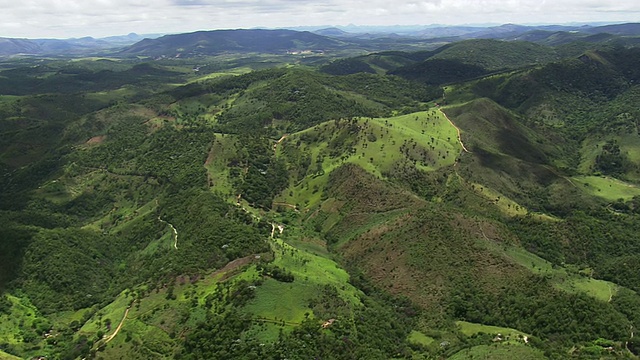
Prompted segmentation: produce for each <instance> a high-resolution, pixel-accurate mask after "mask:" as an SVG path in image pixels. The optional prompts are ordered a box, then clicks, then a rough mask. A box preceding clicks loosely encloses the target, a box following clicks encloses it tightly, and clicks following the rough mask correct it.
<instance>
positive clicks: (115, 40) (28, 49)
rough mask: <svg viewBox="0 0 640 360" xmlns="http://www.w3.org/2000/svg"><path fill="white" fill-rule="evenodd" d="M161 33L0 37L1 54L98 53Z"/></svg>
mask: <svg viewBox="0 0 640 360" xmlns="http://www.w3.org/2000/svg"><path fill="white" fill-rule="evenodd" d="M158 36H161V35H160V34H147V35H138V34H136V33H130V34H128V35H122V36H110V37H105V38H99V39H96V38H92V37H89V36H88V37H83V38H77V39H76V38H74V39H19V38H2V37H0V56H13V55H31V56H34V55H35V56H41V55H83V54H91V53H96V52H98V51H101V50H105V49H114V48H118V47H124V46H128V45H131V44H134V43H136V42H139V41H140V40H143V39H145V38H151V37H158Z"/></svg>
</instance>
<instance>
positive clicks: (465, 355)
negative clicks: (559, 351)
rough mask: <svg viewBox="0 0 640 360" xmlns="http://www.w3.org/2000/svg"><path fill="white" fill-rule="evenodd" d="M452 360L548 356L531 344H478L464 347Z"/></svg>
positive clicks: (522, 359)
mask: <svg viewBox="0 0 640 360" xmlns="http://www.w3.org/2000/svg"><path fill="white" fill-rule="evenodd" d="M449 359H450V360H472V359H492V360H513V359H518V360H544V359H546V357H545V356H544V353H543V352H542V351H541V350H538V349H536V348H532V347H530V346H524V345H515V344H508V345H503V344H493V345H478V346H474V347H472V348H468V349H464V350H461V351H459V352H457V353H456V354H454V355H453V356H451V357H450V358H449Z"/></svg>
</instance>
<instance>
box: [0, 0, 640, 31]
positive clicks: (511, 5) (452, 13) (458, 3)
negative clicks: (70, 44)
mask: <svg viewBox="0 0 640 360" xmlns="http://www.w3.org/2000/svg"><path fill="white" fill-rule="evenodd" d="M0 8H1V9H2V11H1V12H0V36H5V37H72V36H76V37H78V36H86V35H91V36H107V35H116V34H126V33H128V32H132V31H134V32H138V33H158V32H160V33H171V32H185V31H195V30H202V29H216V28H239V27H258V26H265V27H281V26H300V25H340V24H341V25H346V24H349V23H354V24H359V25H394V24H404V25H410V24H411V25H413V24H424V25H428V24H433V23H440V24H469V23H509V22H511V23H564V22H592V21H630V22H631V21H637V20H639V19H638V15H639V14H640V3H638V1H637V0H618V1H616V2H611V1H603V0H422V1H418V0H410V1H389V0H344V1H339V0H326V1H317V0H306V1H305V0H157V1H154V2H148V1H142V0H133V1H127V0H89V1H78V0H73V1H72V0H22V1H8V0H0Z"/></svg>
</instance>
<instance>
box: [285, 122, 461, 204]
mask: <svg viewBox="0 0 640 360" xmlns="http://www.w3.org/2000/svg"><path fill="white" fill-rule="evenodd" d="M401 147H404V148H406V149H407V150H406V152H402V151H401V150H400V149H401ZM334 151H335V154H336V155H333V156H332V155H331V154H332V152H334ZM459 152H460V145H459V143H458V142H457V133H456V130H455V129H454V128H453V127H452V126H451V124H449V122H448V121H447V120H446V119H445V118H444V116H443V115H442V114H441V113H440V112H439V111H437V110H430V111H426V112H418V113H412V114H407V115H401V116H396V117H391V118H374V119H355V121H354V122H350V123H347V124H345V121H343V122H342V123H336V122H333V121H330V122H326V123H322V124H319V125H317V126H315V127H313V128H310V129H307V130H304V131H301V132H298V133H294V134H291V135H289V136H288V137H287V138H286V139H285V140H284V142H283V143H281V144H280V145H279V146H278V154H279V155H281V156H284V157H285V158H293V157H296V156H300V153H306V154H309V156H310V158H311V160H312V163H311V164H310V166H309V170H308V172H307V175H312V176H310V177H309V176H307V177H305V178H304V179H303V180H302V181H299V182H298V181H296V180H295V179H292V182H291V185H290V188H289V190H287V191H284V192H283V193H282V196H281V197H279V198H277V199H276V202H281V203H288V204H298V205H303V204H304V207H306V208H312V207H314V206H316V205H318V204H319V201H320V196H321V193H320V191H319V190H320V189H323V188H324V187H325V185H326V182H327V179H328V174H329V173H330V172H331V171H332V170H334V169H335V168H337V167H338V166H340V165H342V164H345V163H353V164H357V165H358V166H360V167H362V168H364V169H366V170H367V171H369V172H371V173H373V174H375V175H376V176H378V177H384V174H386V173H388V172H390V171H392V170H393V166H394V164H395V163H397V162H400V161H403V160H405V159H408V160H410V161H413V160H415V164H416V167H417V168H419V169H422V170H425V171H431V170H435V169H439V168H441V167H444V166H450V165H453V163H454V161H455V159H456V156H457V155H458V153H459ZM319 160H321V161H319ZM316 169H322V171H321V172H315V171H316ZM291 194H293V195H291Z"/></svg>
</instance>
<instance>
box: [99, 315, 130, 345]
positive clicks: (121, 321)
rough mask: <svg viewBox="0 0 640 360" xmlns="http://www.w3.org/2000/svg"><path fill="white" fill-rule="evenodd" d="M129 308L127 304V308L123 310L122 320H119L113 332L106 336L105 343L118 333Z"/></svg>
mask: <svg viewBox="0 0 640 360" xmlns="http://www.w3.org/2000/svg"><path fill="white" fill-rule="evenodd" d="M130 309H131V305H129V306H127V310H125V311H124V316H123V317H122V320H120V324H118V327H117V328H116V331H114V332H113V334H111V335H109V337H107V338H106V339H105V340H104V343H105V344H108V343H109V341H111V340H113V338H114V337H116V335H118V332H119V331H120V329H121V328H122V325H123V324H124V320H125V319H126V318H127V315H129V310H130Z"/></svg>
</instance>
